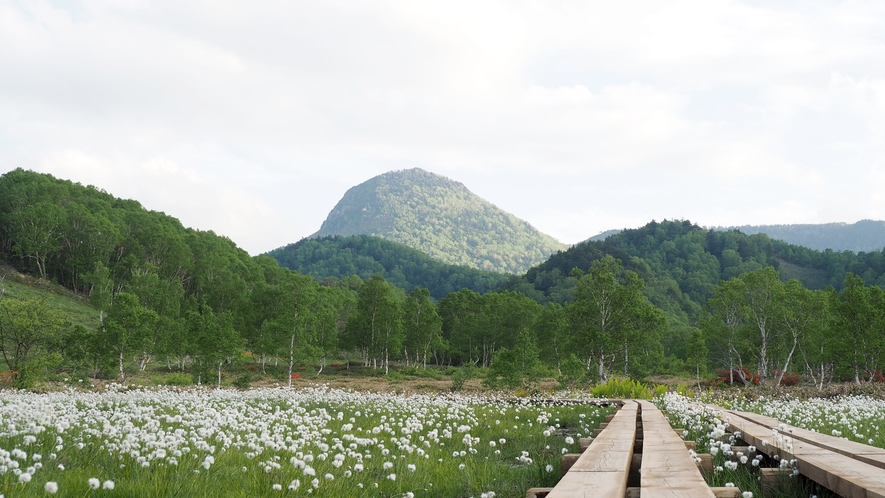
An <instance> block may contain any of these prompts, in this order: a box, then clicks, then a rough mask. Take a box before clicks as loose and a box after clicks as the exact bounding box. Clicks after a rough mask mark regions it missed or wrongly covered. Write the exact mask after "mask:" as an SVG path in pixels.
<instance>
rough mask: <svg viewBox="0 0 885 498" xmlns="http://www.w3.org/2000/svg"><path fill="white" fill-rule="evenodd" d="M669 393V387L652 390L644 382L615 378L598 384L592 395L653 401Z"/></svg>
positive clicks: (658, 387) (656, 387) (657, 387)
mask: <svg viewBox="0 0 885 498" xmlns="http://www.w3.org/2000/svg"><path fill="white" fill-rule="evenodd" d="M665 392H667V386H663V385H662V386H655V387H654V388H650V387H648V386H647V385H645V384H643V383H642V382H637V381H635V380H633V379H628V378H625V377H614V378H612V379H609V380H608V381H606V382H605V383H604V384H597V385H596V386H595V387H593V389H592V390H591V391H590V393H591V394H592V395H593V396H595V397H597V398H610V399H613V398H614V399H617V398H626V399H652V398H654V397H655V396H657V395H661V394H663V393H665Z"/></svg>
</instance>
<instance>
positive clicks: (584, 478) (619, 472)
mask: <svg viewBox="0 0 885 498" xmlns="http://www.w3.org/2000/svg"><path fill="white" fill-rule="evenodd" d="M637 411H638V405H637V404H636V403H633V402H624V404H623V405H622V406H621V407H620V408H619V409H618V411H617V412H615V414H614V416H613V417H612V419H611V421H610V422H608V425H607V426H606V428H605V430H603V431H602V432H601V433H600V434H599V437H597V438H596V439H594V440H593V444H591V445H590V446H589V447H588V448H587V449H586V450H584V452H583V453H581V456H580V457H578V460H577V461H576V462H575V463H574V465H572V467H571V468H570V469H569V471H568V472H567V473H566V474H565V475H564V476H562V479H560V480H559V482H558V483H557V484H556V486H555V487H554V488H553V489H552V490H551V491H550V493H549V494H547V498H572V497H584V496H586V497H591V496H612V497H622V496H625V494H626V492H627V476H628V475H629V470H630V460H631V459H632V457H633V441H634V439H635V438H636V417H637Z"/></svg>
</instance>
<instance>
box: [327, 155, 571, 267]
mask: <svg viewBox="0 0 885 498" xmlns="http://www.w3.org/2000/svg"><path fill="white" fill-rule="evenodd" d="M331 235H344V236H350V235H374V236H377V237H381V238H384V239H387V240H391V241H394V242H399V243H401V244H404V245H407V246H409V247H412V248H414V249H418V250H420V251H423V252H424V253H426V254H428V255H429V256H431V257H433V258H434V259H436V260H439V261H442V262H444V263H448V264H455V265H465V266H470V267H473V268H478V269H481V270H493V271H499V272H507V273H522V272H524V271H526V270H527V269H528V268H531V267H532V266H534V265H536V264H538V263H541V262H543V261H545V260H546V259H547V258H548V257H549V256H550V255H551V254H553V253H555V252H556V251H560V250H564V249H565V248H566V247H567V246H566V245H565V244H562V243H560V242H558V241H556V240H555V239H553V238H552V237H550V236H549V235H545V234H543V233H541V232H539V231H538V230H536V229H535V228H534V227H532V226H531V225H530V224H529V223H528V222H526V221H523V220H520V219H519V218H517V217H516V216H514V215H512V214H510V213H508V212H506V211H504V210H502V209H500V208H498V207H496V206H495V205H493V204H491V203H490V202H488V201H486V200H484V199H482V198H481V197H479V196H477V195H476V194H474V193H473V192H471V191H470V190H468V189H467V187H465V186H464V185H463V184H461V183H459V182H456V181H454V180H451V179H449V178H446V177H444V176H440V175H437V174H434V173H430V172H428V171H424V170H422V169H419V168H414V169H408V170H400V171H391V172H388V173H384V174H382V175H379V176H376V177H374V178H371V179H369V180H367V181H365V182H363V183H361V184H359V185H357V186H355V187H352V188H351V189H350V190H348V191H347V192H346V193H345V194H344V196H343V197H342V198H341V200H340V201H339V202H338V204H337V205H336V206H335V208H334V209H332V211H331V212H330V213H329V215H328V217H327V218H326V221H324V222H323V225H322V227H321V228H320V230H319V231H318V232H317V233H315V234H313V235H312V236H311V237H324V236H331Z"/></svg>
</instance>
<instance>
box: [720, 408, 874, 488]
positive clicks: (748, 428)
mask: <svg viewBox="0 0 885 498" xmlns="http://www.w3.org/2000/svg"><path fill="white" fill-rule="evenodd" d="M708 408H711V409H713V410H714V411H715V412H719V415H720V417H721V418H723V420H726V421H727V422H728V425H729V428H730V430H732V431H741V439H743V440H744V441H746V442H747V443H749V444H752V445H754V446H756V448H757V451H760V452H762V453H765V454H766V455H769V456H772V457H773V456H775V455H777V457H778V458H779V459H787V461H793V460H794V461H795V463H796V468H797V469H798V470H799V473H800V474H802V475H803V476H805V477H807V478H809V479H811V480H813V481H815V482H817V483H818V484H820V485H821V486H823V487H825V488H827V489H829V490H830V491H833V492H834V493H836V494H838V495H839V496H843V497H848V498H872V497H876V498H885V450H883V449H881V448H875V447H873V446H868V445H865V444H862V443H856V442H853V441H848V440H845V439H842V438H838V437H834V436H830V435H827V434H819V433H817V432H812V431H809V430H805V429H800V428H797V427H790V426H786V427H784V424H783V423H782V422H781V421H779V420H777V419H773V418H771V417H766V416H763V415H758V414H755V413H747V412H739V411H734V410H725V409H723V408H719V407H717V406H709V405H708Z"/></svg>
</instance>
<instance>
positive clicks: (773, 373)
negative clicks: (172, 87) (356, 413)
mask: <svg viewBox="0 0 885 498" xmlns="http://www.w3.org/2000/svg"><path fill="white" fill-rule="evenodd" d="M281 254H282V255H288V256H292V257H294V258H295V259H296V260H297V261H298V262H301V263H299V264H307V266H308V267H310V268H312V269H313V270H314V271H317V272H330V271H335V272H337V273H336V274H334V275H330V274H324V275H323V277H322V278H323V281H322V282H318V281H317V280H316V279H315V278H313V277H311V276H309V275H304V274H300V273H298V272H295V271H291V270H289V269H287V268H283V267H281V266H280V265H279V264H278V263H277V261H276V260H274V259H273V258H271V257H268V256H267V255H262V256H257V257H250V256H248V255H247V254H246V253H245V252H244V251H242V250H241V249H239V248H238V247H237V246H236V245H235V244H234V243H233V242H232V241H230V240H228V239H226V238H224V237H219V236H217V235H215V234H213V233H212V232H203V231H199V230H193V229H190V228H185V227H183V226H182V225H181V223H180V222H179V221H178V220H177V219H175V218H173V217H171V216H167V215H165V214H163V213H158V212H153V211H148V210H146V209H144V208H143V207H142V206H141V205H140V204H139V203H138V202H136V201H132V200H124V199H118V198H115V197H113V196H112V195H111V194H109V193H107V192H104V191H102V190H100V189H97V188H95V187H84V186H82V185H80V184H75V183H71V182H69V181H65V180H59V179H56V178H53V177H52V176H50V175H43V174H38V173H33V172H30V171H23V170H15V171H12V172H9V173H6V174H5V175H3V176H2V177H0V259H2V260H4V261H5V262H6V264H8V265H10V266H12V267H14V268H15V269H16V270H17V271H20V272H22V273H27V274H30V275H32V276H33V277H34V279H33V280H30V279H27V278H26V279H24V280H23V281H24V282H26V283H27V285H31V284H34V285H35V287H40V288H44V287H53V286H54V285H55V283H57V284H60V285H62V286H64V287H65V288H66V289H67V291H65V292H70V293H72V294H73V296H72V297H73V298H76V299H74V300H75V301H76V306H75V307H76V308H77V311H76V313H73V312H66V311H64V310H62V309H59V306H57V303H54V302H52V300H51V299H50V298H49V297H47V295H46V294H45V293H43V294H41V293H38V294H33V293H30V292H28V291H27V290H26V289H24V288H23V287H18V288H13V287H14V286H13V285H12V282H9V283H10V285H5V284H4V281H3V280H2V277H3V275H7V274H12V273H9V272H7V271H6V270H4V273H3V275H0V284H4V285H0V357H2V364H0V387H2V386H3V385H6V384H5V383H7V382H9V379H12V380H11V382H12V385H14V386H16V387H28V386H30V385H33V383H34V382H35V381H36V379H38V378H39V377H41V376H47V375H52V374H53V372H56V373H57V372H66V375H67V374H69V373H77V374H78V375H82V374H84V373H85V374H87V375H89V376H92V377H103V378H115V379H117V380H119V381H121V382H126V380H127V378H128V376H130V375H131V374H133V373H135V372H139V371H145V370H146V369H148V368H157V369H162V370H163V371H168V372H173V371H174V372H178V374H179V375H181V376H185V375H187V376H190V377H191V378H193V379H194V380H196V381H197V382H212V383H214V384H217V385H221V384H222V383H223V381H224V379H223V377H224V375H225V372H230V371H231V370H234V371H237V369H238V368H239V369H240V370H239V371H240V372H243V374H242V375H243V378H245V379H246V381H245V382H246V384H248V375H250V374H249V371H246V370H244V369H243V368H242V366H238V363H239V362H241V361H248V362H250V363H251V364H250V365H249V366H250V367H251V370H250V371H257V372H262V373H263V372H265V370H267V371H269V372H270V371H274V372H276V375H277V376H278V378H279V379H280V380H286V381H288V382H290V383H291V382H292V379H293V378H296V377H295V376H296V375H297V376H300V374H297V373H295V372H294V370H293V369H295V368H300V369H304V368H308V367H316V368H317V369H318V370H319V371H322V370H323V368H324V365H326V364H327V363H328V362H329V361H330V359H332V358H335V357H337V356H338V355H341V356H342V357H344V358H348V359H352V358H355V357H357V356H358V357H359V358H360V359H361V364H362V365H363V367H364V368H367V369H373V370H374V371H377V372H379V373H380V372H382V371H383V372H384V373H387V372H388V371H389V369H390V366H391V364H392V363H394V364H398V365H405V366H406V367H413V368H416V367H421V368H425V367H427V365H429V364H436V365H439V366H444V365H446V366H467V367H471V368H472V367H473V366H477V367H481V368H482V372H483V375H484V382H486V384H487V385H489V386H493V387H495V386H518V385H523V386H526V385H528V384H530V383H531V381H532V378H534V377H537V376H539V375H540V376H550V375H552V376H556V377H558V378H559V379H560V381H561V382H562V384H563V385H577V384H580V383H582V382H586V381H588V380H594V379H605V378H606V377H608V376H610V375H612V374H615V373H618V374H625V375H629V376H633V377H640V378H641V377H643V376H646V375H649V374H652V373H680V372H681V373H685V372H686V371H687V370H688V369H690V370H691V371H692V372H695V373H696V374H698V375H699V374H700V372H702V371H703V370H704V369H705V368H707V367H708V366H713V367H715V368H723V367H727V368H728V371H729V374H728V375H729V377H730V378H734V376H735V375H737V377H738V381H741V382H754V381H758V380H759V379H776V381H777V382H780V381H781V380H783V379H784V378H787V379H790V378H791V377H785V372H788V371H792V372H796V371H802V372H805V373H806V376H807V378H809V379H812V380H814V382H815V383H817V384H818V385H823V383H826V382H829V381H831V380H833V379H850V380H854V381H855V382H869V381H871V380H873V379H876V378H878V377H877V376H879V375H881V372H880V370H881V365H882V363H883V362H885V337H883V336H882V334H881V332H880V331H881V330H882V329H883V327H885V292H883V290H882V288H881V286H882V285H883V284H885V278H883V272H885V259H883V254H882V252H880V251H874V252H869V253H861V254H854V253H851V252H842V253H839V252H834V251H823V252H820V251H815V250H812V249H807V248H804V247H799V246H793V245H789V244H786V243H784V242H780V241H773V240H771V239H770V238H768V237H767V236H765V235H763V234H757V235H750V236H748V235H745V234H742V233H740V232H736V231H729V232H722V231H715V230H706V229H703V228H701V227H698V226H696V225H692V224H691V223H690V222H688V221H664V222H661V223H656V222H652V223H649V224H648V225H646V226H645V227H642V228H639V229H636V230H625V231H623V232H621V233H618V234H616V235H612V236H610V237H609V238H607V239H606V240H605V241H602V242H599V241H589V242H585V243H582V244H579V245H577V246H575V247H573V248H571V249H569V250H567V251H563V252H559V253H557V254H554V255H553V256H552V257H551V258H550V259H549V260H547V261H546V262H544V263H543V264H541V265H538V266H536V267H534V268H532V269H530V270H529V271H528V272H527V273H526V274H525V275H524V276H521V277H517V276H509V277H507V278H506V282H504V280H505V279H504V276H503V275H500V274H489V273H484V272H480V271H478V270H466V269H464V268H459V267H451V266H445V265H439V264H436V265H434V264H431V263H432V261H431V260H430V259H429V258H427V257H422V256H420V255H419V254H416V253H414V252H413V251H411V250H408V249H406V248H404V247H402V246H400V245H396V244H393V243H390V242H388V241H383V240H380V239H378V238H375V237H368V236H356V237H331V238H326V239H322V240H308V241H304V242H303V244H302V245H300V246H299V247H298V248H297V250H294V251H288V250H287V251H283V250H281ZM293 255H294V256H293ZM376 264H380V267H378V268H379V269H382V270H383V271H381V272H379V273H376V274H373V275H371V276H367V274H368V272H370V271H371V270H372V268H375V265H376ZM352 268H356V269H357V270H358V271H360V272H363V271H364V272H366V273H365V274H363V275H359V274H357V275H348V272H349V271H350V270H351V269H352ZM384 274H387V275H388V276H389V277H390V280H391V281H393V282H395V283H397V284H398V285H400V284H399V283H400V282H406V283H407V287H406V290H409V292H408V293H406V291H405V290H404V289H402V288H398V287H397V286H395V285H393V283H391V282H390V281H388V280H387V279H386V278H385V276H384ZM336 275H337V276H336ZM327 277H333V278H327ZM339 277H341V278H339ZM420 279H424V280H423V281H419V280H420ZM434 279H438V285H437V286H436V287H434V288H435V289H436V291H435V292H437V293H438V294H436V295H437V296H441V297H440V298H439V299H438V301H437V302H434V299H433V296H432V295H431V293H430V291H429V290H428V289H427V287H430V284H431V283H432V281H433V280H434ZM495 282H504V287H503V288H499V289H495V290H491V291H488V292H485V293H480V292H476V291H474V290H471V289H469V288H467V289H460V290H454V291H451V292H446V289H447V288H448V289H454V288H455V287H456V286H458V285H462V284H463V285H470V284H472V285H476V286H482V287H480V290H482V289H487V288H491V287H492V286H493V285H495ZM16 285H17V284H16ZM446 286H448V287H446ZM413 287H414V288H413ZM444 292H445V295H442V294H443V293H444ZM77 296H80V297H79V298H77ZM88 306H91V308H92V311H91V312H90V311H89V310H84V309H83V308H84V307H88ZM74 315H76V318H75V317H74ZM762 316H764V317H765V319H764V320H763V321H760V319H759V317H762ZM245 358H248V360H244V359H245ZM468 370H469V369H468ZM470 371H472V370H470ZM465 375H467V374H465ZM225 382H227V383H230V382H231V379H229V378H228V379H227V380H226V381H225Z"/></svg>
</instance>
